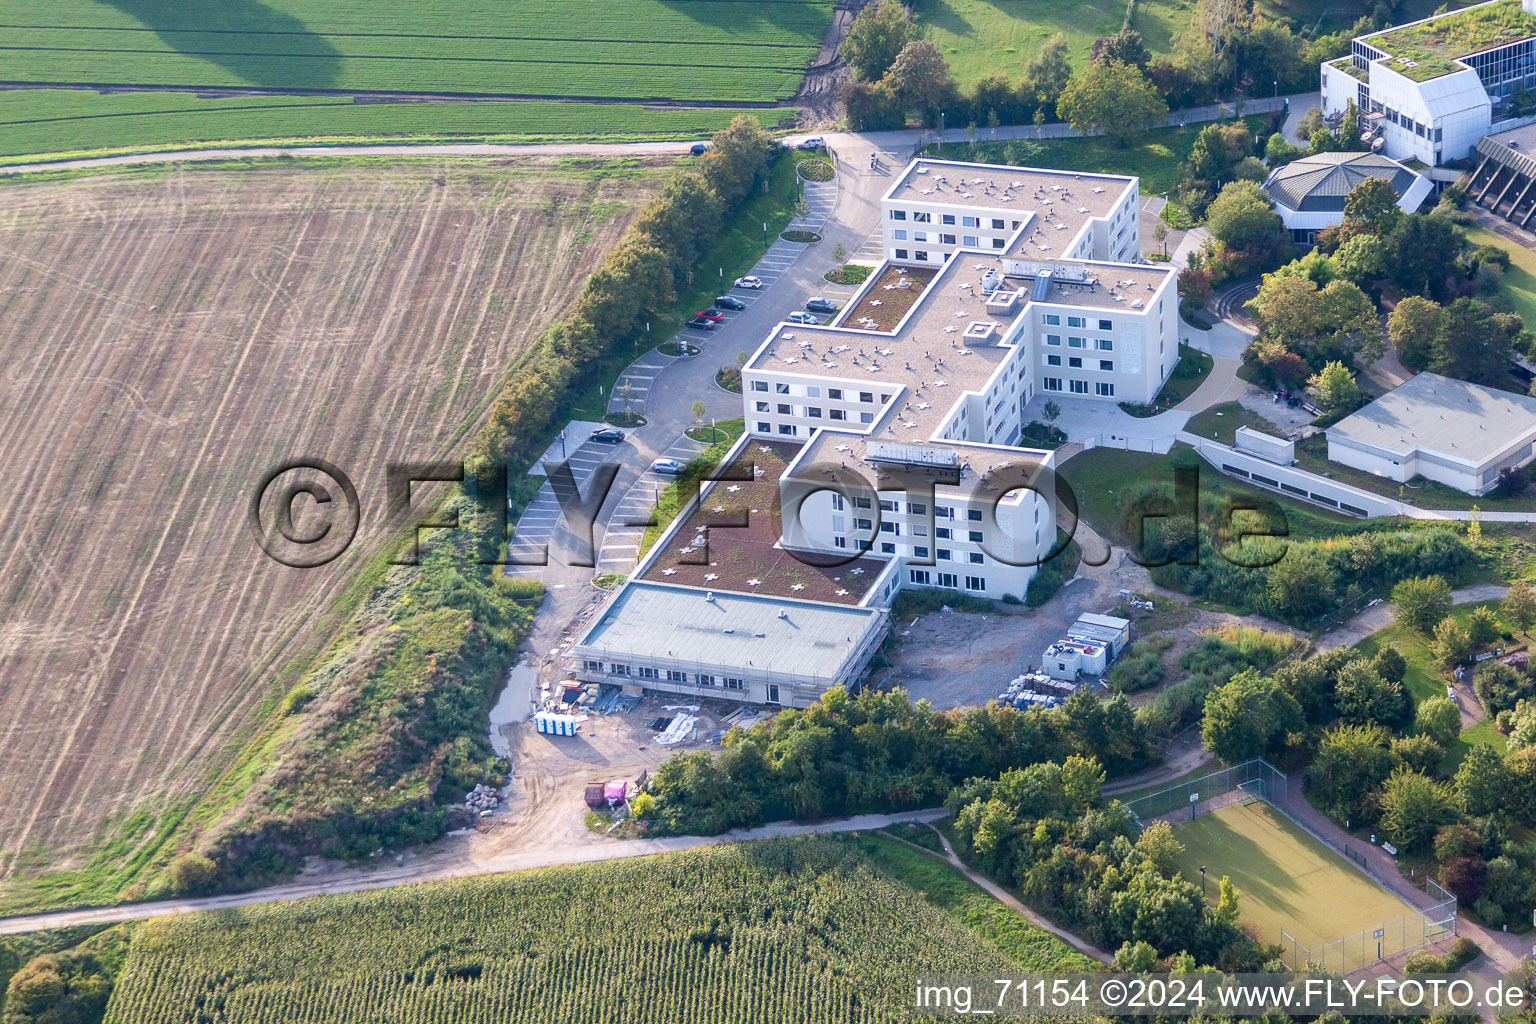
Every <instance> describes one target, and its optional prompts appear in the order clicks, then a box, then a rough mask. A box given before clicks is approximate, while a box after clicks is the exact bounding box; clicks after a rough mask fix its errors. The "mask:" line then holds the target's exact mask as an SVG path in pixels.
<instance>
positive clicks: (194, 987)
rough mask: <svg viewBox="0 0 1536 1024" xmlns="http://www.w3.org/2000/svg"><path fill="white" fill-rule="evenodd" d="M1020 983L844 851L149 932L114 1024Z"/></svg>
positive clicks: (793, 998)
mask: <svg viewBox="0 0 1536 1024" xmlns="http://www.w3.org/2000/svg"><path fill="white" fill-rule="evenodd" d="M946 969H947V970H965V971H978V972H988V971H1003V970H1010V969H1011V970H1015V971H1016V970H1018V969H1020V965H1018V964H1015V963H1013V962H1012V961H1011V960H1010V959H1009V958H1008V957H1007V956H1006V955H1005V954H1003V953H1002V952H1001V951H1000V950H999V949H998V948H997V947H996V946H994V945H992V944H991V943H990V942H988V941H987V940H985V939H983V938H981V937H980V936H978V935H976V934H974V933H973V932H971V931H969V930H967V929H966V928H965V927H964V926H963V925H962V924H960V923H959V922H958V921H957V920H955V919H954V918H952V917H950V916H948V915H946V914H945V913H943V912H942V911H940V910H938V909H936V908H934V907H932V906H930V905H929V904H927V903H925V902H923V900H922V898H921V896H920V895H919V894H918V893H916V892H914V891H913V890H911V889H909V888H907V887H906V886H904V885H902V884H900V883H899V882H895V881H893V880H891V879H889V878H888V877H886V876H885V875H883V874H881V873H880V872H879V871H878V870H876V869H875V868H873V867H872V866H871V865H870V864H869V863H868V862H866V861H864V860H862V859H860V858H859V857H858V856H857V855H856V854H855V853H854V852H853V851H852V850H851V849H850V848H849V847H848V846H847V845H845V844H842V843H839V842H838V841H837V840H835V839H827V838H806V839H786V840H774V841H770V842H759V843H750V844H743V845H738V846H729V847H715V848H710V849H705V850H695V851H689V852H686V853H678V854H669V855H665V856H661V857H650V858H638V859H634V860H626V861H620V862H614V863H611V864H598V865H585V866H580V867H572V868H558V869H550V870H545V871H538V872H527V873H522V874H517V875H501V876H492V877H486V878H477V879H470V880H465V881H457V882H445V883H437V884H432V885H424V886H420V887H416V888H411V889H399V890H392V891H387V892H378V893H359V894H353V895H345V896H336V897H327V898H323V899H314V900H305V901H302V902H298V903H292V904H278V905H273V906H266V907H252V908H242V909H239V910H230V911H220V912H216V913H209V914H199V915H189V916H187V917H179V918H172V919H164V920H161V921H156V922H152V923H150V924H148V925H145V926H143V927H141V928H140V929H138V930H137V932H136V933H135V935H134V940H133V946H132V950H131V952H130V954H129V958H128V963H127V964H126V966H125V967H124V969H123V972H122V974H121V975H120V976H119V978H118V984H117V987H116V990H115V992H114V994H113V997H112V1001H111V1003H110V1005H109V1007H108V1010H107V1014H106V1018H105V1020H106V1024H184V1022H185V1024H194V1022H195V1024H226V1022H227V1024H248V1022H249V1024H255V1022H281V1024H309V1022H313V1024H332V1022H334V1024H356V1022H358V1021H368V1022H369V1024H386V1022H398V1024H436V1022H442V1024H450V1022H451V1024H480V1022H486V1024H490V1022H496V1024H503V1022H515V1021H559V1022H581V1024H597V1022H602V1021H628V1022H649V1021H656V1022H667V1024H671V1022H675V1021H682V1020H686V1021H690V1022H692V1021H729V1022H732V1024H737V1022H740V1024H750V1022H757V1021H761V1022H765V1024H767V1022H781V1021H786V1020H794V1021H834V1020H835V1021H894V1020H906V1019H909V1018H910V1016H911V1015H910V1013H909V1012H908V1011H907V1009H906V1008H907V1006H908V1005H909V1004H910V1000H911V992H912V986H913V979H914V976H915V975H916V974H917V973H918V972H932V971H937V970H946Z"/></svg>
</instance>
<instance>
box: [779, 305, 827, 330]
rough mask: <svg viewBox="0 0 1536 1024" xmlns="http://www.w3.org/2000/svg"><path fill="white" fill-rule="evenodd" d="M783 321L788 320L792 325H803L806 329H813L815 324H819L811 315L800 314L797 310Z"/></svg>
mask: <svg viewBox="0 0 1536 1024" xmlns="http://www.w3.org/2000/svg"><path fill="white" fill-rule="evenodd" d="M784 319H785V320H788V321H789V322H790V323H792V324H805V325H806V326H808V327H815V326H816V325H817V324H819V323H821V321H820V320H818V319H816V318H815V317H814V316H812V315H811V314H809V313H804V312H801V311H800V310H798V309H797V310H795V311H794V312H793V313H791V314H789V316H787V317H785V318H784Z"/></svg>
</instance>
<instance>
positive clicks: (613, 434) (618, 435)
mask: <svg viewBox="0 0 1536 1024" xmlns="http://www.w3.org/2000/svg"><path fill="white" fill-rule="evenodd" d="M587 439H588V440H590V441H601V442H602V443H603V444H618V443H619V442H620V441H622V440H624V431H622V430H618V429H616V428H614V427H598V428H597V429H596V430H594V431H592V433H590V434H588V435H587Z"/></svg>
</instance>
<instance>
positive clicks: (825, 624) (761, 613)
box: [577, 580, 886, 707]
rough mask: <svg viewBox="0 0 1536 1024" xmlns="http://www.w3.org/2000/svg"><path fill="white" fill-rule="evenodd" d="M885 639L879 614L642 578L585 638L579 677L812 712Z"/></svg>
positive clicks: (882, 615)
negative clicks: (812, 706) (809, 706)
mask: <svg viewBox="0 0 1536 1024" xmlns="http://www.w3.org/2000/svg"><path fill="white" fill-rule="evenodd" d="M885 632H886V616H885V613H884V612H883V611H882V610H880V609H877V608H868V607H861V606H858V605H842V604H829V603H825V602H813V601H792V600H784V599H781V598H776V597H772V596H770V595H767V594H736V593H731V592H729V591H723V590H705V589H700V588H695V587H680V586H669V585H662V584H656V583H650V582H647V581H643V580H642V581H635V582H633V583H630V584H629V585H627V586H625V587H624V589H623V590H622V591H621V592H620V593H619V594H618V595H617V597H616V599H615V600H614V601H613V602H612V603H611V604H609V605H608V606H607V607H606V608H604V609H603V611H602V613H601V614H600V615H598V617H597V618H596V619H595V620H594V622H593V624H592V626H591V627H590V628H589V629H588V630H587V631H586V633H585V634H584V635H583V637H582V639H581V644H580V648H579V651H578V652H577V655H578V657H579V659H580V661H581V665H580V670H579V672H578V674H579V675H581V676H582V677H584V678H595V679H601V680H603V681H607V682H616V681H628V682H633V683H638V684H640V685H642V686H644V687H646V688H647V689H651V690H659V691H661V692H663V693H677V694H684V695H688V696H695V697H698V696H705V697H709V696H715V697H729V698H731V699H734V700H744V701H750V702H752V703H755V704H783V705H786V706H790V707H804V706H806V705H807V704H810V703H812V702H813V701H815V700H816V698H817V697H820V696H821V695H822V693H824V692H825V691H826V690H827V689H828V688H829V687H832V686H837V685H846V684H848V683H849V682H851V681H852V680H853V679H854V678H856V677H857V676H858V674H859V673H861V672H862V671H863V670H864V668H865V666H867V665H868V664H869V659H870V657H871V656H872V655H873V654H874V652H875V651H876V649H877V648H878V647H879V645H880V641H881V640H882V639H884V637H885Z"/></svg>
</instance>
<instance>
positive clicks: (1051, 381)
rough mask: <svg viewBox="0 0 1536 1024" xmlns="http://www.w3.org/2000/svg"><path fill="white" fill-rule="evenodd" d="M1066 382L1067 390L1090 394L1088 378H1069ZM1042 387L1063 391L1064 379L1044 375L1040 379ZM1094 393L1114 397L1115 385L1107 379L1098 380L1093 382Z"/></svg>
mask: <svg viewBox="0 0 1536 1024" xmlns="http://www.w3.org/2000/svg"><path fill="white" fill-rule="evenodd" d="M1066 384H1067V387H1066V389H1065V390H1067V391H1068V392H1070V393H1071V394H1074V395H1086V394H1088V382H1087V381H1086V380H1068V381H1067V382H1066ZM1040 388H1041V390H1044V391H1061V390H1063V389H1062V380H1061V378H1060V377H1042V378H1041V379H1040ZM1093 393H1094V394H1095V395H1098V396H1099V397H1100V398H1114V397H1115V386H1114V385H1113V384H1111V383H1110V382H1109V381H1106V380H1096V381H1094V382H1093Z"/></svg>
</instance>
